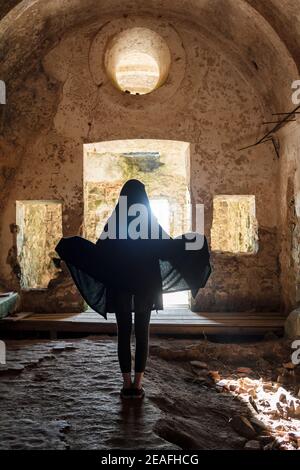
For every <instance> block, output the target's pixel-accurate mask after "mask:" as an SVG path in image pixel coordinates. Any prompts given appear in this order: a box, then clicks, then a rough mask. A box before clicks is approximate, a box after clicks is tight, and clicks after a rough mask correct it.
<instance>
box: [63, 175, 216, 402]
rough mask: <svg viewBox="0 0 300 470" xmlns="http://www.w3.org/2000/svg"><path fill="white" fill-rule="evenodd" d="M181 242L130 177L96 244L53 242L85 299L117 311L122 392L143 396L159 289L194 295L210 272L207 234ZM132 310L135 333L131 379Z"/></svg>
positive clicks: (77, 240) (78, 240)
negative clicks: (199, 241)
mask: <svg viewBox="0 0 300 470" xmlns="http://www.w3.org/2000/svg"><path fill="white" fill-rule="evenodd" d="M196 235H197V234H194V236H195V237H196ZM198 235H199V234H198ZM189 241H190V242H191V240H190V239H189ZM195 241H196V239H195ZM186 242H187V234H185V235H183V236H182V237H181V238H180V237H178V238H175V239H172V238H171V237H170V236H169V234H167V233H166V232H165V231H164V229H163V228H162V227H161V225H160V224H159V223H158V221H157V219H156V217H155V216H154V214H153V213H152V211H151V208H150V202H149V199H148V196H147V194H146V191H145V186H144V185H143V184H142V183H141V182H140V181H138V180H129V181H127V182H126V183H125V184H124V186H123V188H122V190H121V192H120V197H119V200H118V203H117V205H116V207H115V209H114V211H113V213H112V214H111V216H110V217H109V219H108V221H107V223H106V225H105V227H104V230H103V232H102V234H101V235H100V237H99V239H98V241H97V242H96V244H94V243H92V242H90V241H88V240H86V239H84V238H82V237H69V238H62V239H61V240H60V242H59V243H58V245H57V247H56V251H57V252H58V254H59V255H60V257H61V258H62V259H63V260H64V261H65V262H66V264H67V266H68V268H69V270H70V273H71V275H72V277H73V280H74V282H75V283H76V285H77V287H78V289H79V291H80V293H81V295H82V296H83V298H84V299H85V300H86V302H87V303H88V305H90V306H91V307H92V308H93V309H94V310H95V311H97V312H98V313H100V314H101V315H103V316H104V317H105V318H107V312H114V313H115V315H116V321H117V330H118V358H119V363H120V369H121V372H122V374H123V380H124V383H123V387H122V390H121V396H122V397H124V398H125V397H133V396H135V397H139V398H141V397H143V396H144V393H145V391H144V389H143V387H142V380H143V375H144V371H145V368H146V362H147V357H148V351H149V323H150V317H151V311H152V310H156V311H157V310H162V309H163V300H162V294H163V292H164V293H166V292H176V291H183V290H191V292H192V295H193V296H195V295H196V294H197V292H198V290H199V288H201V287H204V286H205V284H206V282H207V279H208V277H209V275H210V273H211V267H210V263H209V251H208V246H207V241H206V238H205V237H203V236H202V245H201V246H200V247H198V248H197V249H192V250H190V249H187V245H186ZM132 312H134V314H135V315H134V332H135V338H136V349H135V367H134V371H135V377H134V381H133V382H132V381H131V344H130V339H131V332H132Z"/></svg>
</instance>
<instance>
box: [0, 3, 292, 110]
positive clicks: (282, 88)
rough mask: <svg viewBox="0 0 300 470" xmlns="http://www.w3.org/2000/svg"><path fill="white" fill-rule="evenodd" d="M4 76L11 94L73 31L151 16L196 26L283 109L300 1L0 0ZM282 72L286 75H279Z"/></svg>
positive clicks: (261, 92) (269, 104) (287, 98)
mask: <svg viewBox="0 0 300 470" xmlns="http://www.w3.org/2000/svg"><path fill="white" fill-rule="evenodd" d="M0 11H1V13H2V15H4V16H3V17H2V20H1V22H0V57H1V66H0V72H1V78H2V79H5V80H7V81H9V82H10V87H11V88H12V87H13V86H14V84H17V83H18V82H19V81H20V80H22V78H23V77H24V76H26V74H27V73H28V72H29V71H30V70H31V69H32V67H35V66H36V65H37V64H38V63H40V60H41V58H42V57H43V55H44V54H45V53H46V52H47V51H48V50H49V49H50V48H51V47H52V46H53V45H54V44H56V43H57V42H58V41H59V40H60V38H61V37H62V36H63V35H64V34H65V33H67V32H68V31H70V30H71V29H74V28H76V27H79V26H81V25H84V24H88V23H97V22H99V27H101V25H103V24H104V23H105V22H107V21H109V20H110V19H111V18H112V17H120V16H121V15H130V14H132V15H137V14H138V15H143V14H145V15H150V16H157V17H164V18H168V19H169V21H170V22H171V21H172V17H176V18H180V19H181V20H183V21H185V22H186V24H187V27H188V23H189V22H191V21H192V22H193V23H194V24H195V23H196V24H197V27H198V28H199V31H200V32H201V33H202V35H203V36H205V38H206V39H207V41H209V42H210V43H211V44H213V45H214V47H215V48H217V49H218V51H221V52H222V53H223V54H224V55H225V56H226V58H227V59H229V60H230V61H231V62H232V64H233V65H234V66H235V67H236V68H237V69H238V70H239V72H240V73H241V74H242V75H243V76H244V77H245V78H246V79H247V80H248V82H249V84H251V85H252V86H253V87H255V89H256V90H257V93H258V94H259V95H260V96H261V99H262V102H263V103H264V104H265V106H266V107H267V108H268V109H269V110H270V109H272V110H274V109H276V110H282V111H286V110H287V108H288V106H290V105H291V104H292V103H291V101H290V94H291V89H290V86H291V81H293V80H296V79H297V78H298V70H299V68H300V0H268V1H263V0H164V1H160V0H147V1H145V0H122V1H120V0H102V1H101V2H99V1H98V0H84V1H82V0H69V1H66V2H65V1H61V0H47V1H44V0H23V1H18V0H2V1H1V0H0ZM283 71H284V73H282V72H283Z"/></svg>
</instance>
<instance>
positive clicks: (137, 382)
mask: <svg viewBox="0 0 300 470" xmlns="http://www.w3.org/2000/svg"><path fill="white" fill-rule="evenodd" d="M143 378H144V372H136V373H135V375H134V382H133V388H136V389H138V390H140V389H142V383H143Z"/></svg>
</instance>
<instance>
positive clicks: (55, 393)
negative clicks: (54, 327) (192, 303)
mask: <svg viewBox="0 0 300 470" xmlns="http://www.w3.org/2000/svg"><path fill="white" fill-rule="evenodd" d="M116 348H117V345H116V338H115V337H109V336H105V337H104V336H98V337H89V338H84V339H78V340H72V341H71V340H66V341H46V340H31V341H29V340H22V341H7V364H6V365H2V366H0V415H1V419H0V428H1V429H0V432H1V442H0V448H1V449H31V448H36V449H110V448H111V449H114V448H123V449H130V448H135V449H138V448H145V449H230V450H234V449H247V450H258V449H263V450H274V449H287V450H294V449H298V448H300V420H299V418H300V396H299V384H300V367H299V366H296V365H295V364H293V363H292V362H291V345H290V342H289V341H286V340H283V339H278V338H277V339H271V340H268V341H261V342H256V343H240V344H237V343H231V344H221V343H215V342H211V341H204V340H197V339H195V338H193V339H174V338H159V337H155V338H151V342H150V356H149V360H148V364H147V370H146V374H145V383H144V386H145V390H146V397H145V399H144V400H143V401H142V402H138V401H136V400H126V403H124V402H122V400H121V399H120V397H119V389H120V387H121V375H120V371H119V364H118V360H117V354H116Z"/></svg>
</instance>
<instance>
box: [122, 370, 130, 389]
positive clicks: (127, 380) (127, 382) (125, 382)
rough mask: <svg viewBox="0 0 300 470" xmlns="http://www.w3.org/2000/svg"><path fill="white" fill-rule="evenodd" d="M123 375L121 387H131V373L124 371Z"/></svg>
mask: <svg viewBox="0 0 300 470" xmlns="http://www.w3.org/2000/svg"><path fill="white" fill-rule="evenodd" d="M122 375H123V388H124V389H126V388H131V387H132V381H131V373H130V372H125V373H124V374H122Z"/></svg>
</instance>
